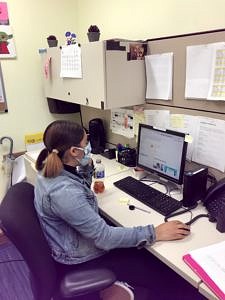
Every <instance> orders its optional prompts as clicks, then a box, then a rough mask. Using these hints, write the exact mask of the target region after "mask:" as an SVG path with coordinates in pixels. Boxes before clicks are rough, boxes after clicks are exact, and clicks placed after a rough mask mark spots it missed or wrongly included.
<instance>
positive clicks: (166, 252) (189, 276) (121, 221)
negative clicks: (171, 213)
mask: <svg viewBox="0 0 225 300" xmlns="http://www.w3.org/2000/svg"><path fill="white" fill-rule="evenodd" d="M27 157H28V154H27ZM93 158H94V159H95V158H96V156H94V157H93ZM101 159H102V162H103V163H104V165H105V168H106V175H107V176H106V178H105V186H106V189H105V192H104V193H102V194H98V195H97V198H98V204H99V208H100V210H101V212H102V213H103V215H104V216H106V217H107V218H109V219H110V220H111V221H112V222H113V223H114V224H116V225H121V226H127V227H132V226H138V225H147V224H154V225H156V226H157V225H159V224H161V223H163V222H164V217H163V216H162V215H161V214H159V213H157V212H156V211H154V210H153V209H151V208H149V207H147V206H146V205H145V204H143V203H140V202H139V201H138V200H136V199H134V198H132V197H131V196H129V195H128V194H126V193H124V192H122V191H121V190H119V189H117V188H116V187H115V186H114V185H113V182H114V181H116V180H119V179H121V178H123V177H126V176H129V175H130V176H133V170H132V169H129V168H126V167H125V168H123V167H121V166H120V164H119V163H118V162H116V161H115V160H108V159H107V158H104V157H101ZM28 181H29V178H28ZM154 187H156V188H158V189H162V186H160V185H155V186H154ZM181 197H182V195H177V196H176V198H178V200H179V199H181ZM128 200H129V201H130V204H134V205H137V206H139V207H142V208H144V209H147V210H150V211H151V213H150V214H149V213H146V212H143V211H140V210H133V211H131V210H129V208H128V205H127V201H128ZM205 212H206V210H205V208H204V207H203V206H202V205H201V204H199V205H198V207H197V208H196V209H194V210H193V217H194V216H196V215H198V214H200V213H205ZM187 217H188V219H187ZM189 218H190V216H186V217H185V216H184V215H181V216H179V219H180V220H182V221H187V220H189ZM176 219H178V217H176ZM224 239H225V234H224V233H220V232H218V231H217V230H216V225H215V224H214V223H210V222H209V221H208V220H207V219H206V218H202V219H199V220H197V221H196V222H195V223H194V224H193V225H192V226H191V235H190V236H189V237H187V238H185V239H184V240H181V241H168V242H165V241H164V242H157V243H155V244H154V245H153V246H151V247H149V246H148V247H146V249H147V250H148V251H149V252H151V253H152V254H154V255H155V256H156V257H158V258H159V259H160V260H161V261H163V262H164V263H165V264H167V265H168V266H169V267H170V268H172V269H173V270H174V271H175V272H177V273H178V274H179V275H180V276H182V277H183V278H184V279H186V280H187V281H188V282H189V283H190V284H192V285H193V286H194V287H196V288H201V290H200V292H202V293H206V292H207V291H206V290H205V289H203V288H204V286H203V285H202V283H201V280H200V278H199V277H198V276H197V275H196V274H195V273H194V272H193V271H192V270H191V269H190V268H189V267H188V266H187V265H186V264H185V263H184V262H183V260H182V257H183V255H184V254H186V253H188V252H189V251H191V250H194V249H197V248H200V247H204V246H207V245H210V244H213V243H217V242H220V241H223V240H224ZM204 295H206V294H204ZM208 296H210V294H209V293H208V294H207V297H208ZM211 299H213V298H211ZM214 299H216V298H214Z"/></svg>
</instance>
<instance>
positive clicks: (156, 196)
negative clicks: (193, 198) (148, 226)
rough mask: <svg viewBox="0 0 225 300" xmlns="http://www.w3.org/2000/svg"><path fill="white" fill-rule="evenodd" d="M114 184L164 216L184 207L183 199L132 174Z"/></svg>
mask: <svg viewBox="0 0 225 300" xmlns="http://www.w3.org/2000/svg"><path fill="white" fill-rule="evenodd" d="M113 184H114V185H115V186H116V187H117V188H119V189H121V190H122V191H124V192H125V193H127V194H129V195H130V196H132V197H134V198H136V199H137V200H139V201H141V202H143V203H144V204H146V205H148V206H149V207H151V208H153V209H154V210H156V211H157V212H159V213H160V214H162V215H163V216H166V215H168V214H170V213H172V212H174V211H175V210H177V209H179V208H181V207H182V201H178V200H176V199H174V198H172V197H170V196H168V195H166V194H164V193H162V192H160V191H158V190H156V189H154V188H152V187H151V186H149V185H147V184H145V183H143V182H141V181H139V180H137V179H135V178H133V177H131V176H127V177H125V178H123V179H120V180H118V181H116V182H114V183H113Z"/></svg>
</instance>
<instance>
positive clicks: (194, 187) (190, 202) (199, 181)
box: [183, 167, 208, 208]
mask: <svg viewBox="0 0 225 300" xmlns="http://www.w3.org/2000/svg"><path fill="white" fill-rule="evenodd" d="M207 175H208V168H206V167H203V168H198V169H196V170H193V171H187V172H185V173H184V185H183V206H184V207H189V208H191V207H195V206H196V205H197V201H198V200H201V199H203V198H204V197H205V193H206V183H207Z"/></svg>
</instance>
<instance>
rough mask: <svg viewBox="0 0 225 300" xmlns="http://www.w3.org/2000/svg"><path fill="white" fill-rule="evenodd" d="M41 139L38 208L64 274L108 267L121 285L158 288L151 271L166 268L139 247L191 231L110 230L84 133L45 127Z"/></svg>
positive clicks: (60, 125) (179, 226)
mask: <svg viewBox="0 0 225 300" xmlns="http://www.w3.org/2000/svg"><path fill="white" fill-rule="evenodd" d="M43 139H44V144H45V147H46V148H45V149H43V150H42V151H41V153H40V154H39V157H38V159H37V162H36V168H37V170H39V171H41V172H40V174H39V175H38V178H37V182H36V186H35V207H36V210H37V213H38V216H39V219H40V222H41V225H42V228H43V231H44V234H45V236H46V238H47V241H48V243H49V245H50V247H51V249H52V255H53V257H54V259H55V260H56V261H57V262H58V263H59V264H60V266H61V267H62V268H64V269H65V270H68V269H71V268H73V265H76V268H79V265H80V264H86V265H87V266H93V267H94V266H103V267H108V268H110V269H112V270H113V271H114V272H115V273H116V275H117V278H118V279H119V280H122V281H126V282H128V284H130V285H144V286H148V287H150V288H151V289H152V288H153V289H154V285H155V283H154V280H153V278H151V276H149V275H150V274H151V269H152V268H153V269H154V266H153V265H154V264H155V268H156V269H157V268H158V267H159V266H160V268H161V267H162V265H163V264H161V262H160V261H158V260H157V259H155V258H154V257H153V256H152V255H151V254H150V253H148V255H147V257H146V253H144V251H142V250H141V251H140V250H138V249H137V248H141V247H142V246H143V245H151V244H153V243H155V242H157V241H167V240H177V239H183V238H185V237H186V236H187V235H188V234H189V233H190V231H189V227H188V226H187V225H185V224H183V223H182V222H180V221H170V222H167V223H163V224H161V225H159V226H156V227H154V226H153V225H147V226H138V227H133V228H126V227H114V226H110V225H108V224H107V223H106V222H105V220H104V219H103V218H102V217H101V216H100V215H99V212H98V205H97V200H96V196H95V194H94V193H93V191H92V190H91V176H92V170H93V167H92V162H91V159H90V144H89V143H88V141H87V135H86V133H85V131H84V129H83V128H82V127H81V126H80V125H78V124H76V123H74V122H70V121H55V122H53V123H51V124H50V125H49V126H48V127H47V128H46V130H45V133H44V138H43ZM78 168H79V169H80V170H82V171H83V172H82V175H81V172H78ZM156 261H157V263H156ZM165 268H166V267H165ZM145 272H148V276H145ZM159 273H160V271H159ZM171 273H173V272H171ZM161 276H162V274H160V277H161ZM152 277H153V276H152ZM156 277H157V276H155V274H154V278H156ZM157 280H160V278H158V279H157ZM174 284H175V285H176V283H175V282H174ZM118 299H119V298H118ZM135 299H136V298H135ZM171 299H172V298H171Z"/></svg>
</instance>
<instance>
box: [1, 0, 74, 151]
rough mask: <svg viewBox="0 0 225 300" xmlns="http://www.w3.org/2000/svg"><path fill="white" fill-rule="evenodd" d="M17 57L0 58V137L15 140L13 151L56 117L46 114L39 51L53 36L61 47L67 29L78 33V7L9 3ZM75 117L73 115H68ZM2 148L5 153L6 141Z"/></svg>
mask: <svg viewBox="0 0 225 300" xmlns="http://www.w3.org/2000/svg"><path fill="white" fill-rule="evenodd" d="M6 2H7V3H8V10H9V19H10V23H11V26H12V29H13V34H14V42H15V46H16V53H17V57H16V58H15V59H2V60H1V65H2V71H3V77H4V83H5V89H6V97H7V103H8V110H9V112H8V113H1V114H0V137H1V136H4V135H7V136H11V137H12V138H13V139H14V151H15V152H18V151H23V150H24V149H25V146H24V135H25V134H29V133H35V132H40V131H43V130H44V128H45V127H46V125H47V124H48V123H50V122H51V121H52V120H54V119H55V118H58V115H55V116H53V115H52V114H50V113H49V111H48V107H47V101H46V99H45V98H44V96H43V90H42V70H41V59H40V55H39V53H38V49H39V48H46V47H47V41H46V38H47V36H48V35H50V34H54V35H56V36H57V38H58V39H59V44H64V43H65V39H64V33H65V31H67V30H71V31H74V32H76V31H77V6H76V1H73V0H64V1H62V0H38V1H36V0H20V1H15V0H8V1H6ZM70 117H71V118H74V115H72V116H70ZM3 146H4V147H1V150H2V151H3V152H6V150H8V149H7V148H8V143H7V141H5V142H4V145H3Z"/></svg>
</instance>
